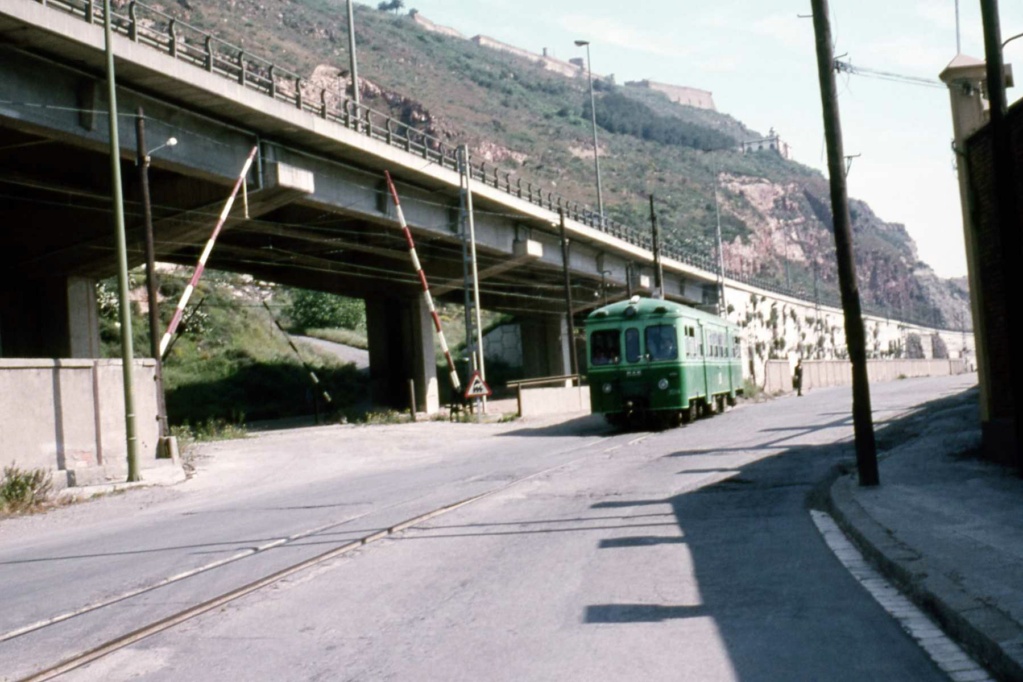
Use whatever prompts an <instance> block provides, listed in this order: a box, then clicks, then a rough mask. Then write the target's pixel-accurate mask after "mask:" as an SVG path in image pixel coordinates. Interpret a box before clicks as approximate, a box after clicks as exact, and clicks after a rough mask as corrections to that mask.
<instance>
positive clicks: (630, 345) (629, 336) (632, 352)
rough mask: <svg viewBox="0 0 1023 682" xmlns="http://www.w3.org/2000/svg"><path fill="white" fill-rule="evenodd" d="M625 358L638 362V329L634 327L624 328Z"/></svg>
mask: <svg viewBox="0 0 1023 682" xmlns="http://www.w3.org/2000/svg"><path fill="white" fill-rule="evenodd" d="M625 359H626V360H628V361H629V362H639V330H638V329H636V328H635V327H632V328H629V329H626V330H625Z"/></svg>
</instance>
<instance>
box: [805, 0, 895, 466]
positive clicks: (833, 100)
mask: <svg viewBox="0 0 1023 682" xmlns="http://www.w3.org/2000/svg"><path fill="white" fill-rule="evenodd" d="M811 6H812V7H813V29H814V34H815V36H816V43H817V72H818V76H819V79H820V89H821V105H822V107H823V110H824V136H825V138H826V142H827V147H828V176H829V178H830V181H831V213H832V218H833V220H834V225H835V252H836V256H837V260H838V279H839V286H840V288H841V291H842V309H843V312H844V313H845V338H846V344H847V346H848V348H849V358H850V360H851V361H852V371H853V428H854V431H855V441H856V468H857V471H858V473H859V481H860V485H861V486H876V485H878V484H879V483H880V477H879V475H878V470H877V444H876V442H875V440H874V423H873V421H872V417H871V410H870V383H869V380H868V378H867V353H866V338H865V332H864V329H863V313H862V311H861V309H860V294H859V289H858V287H857V284H856V263H855V260H854V258H853V246H852V230H851V229H850V225H849V222H850V221H849V198H848V195H847V193H846V178H845V154H844V153H843V151H842V123H841V120H840V118H839V112H838V94H837V90H836V87H835V54H834V50H833V46H832V43H831V21H830V19H829V16H830V15H829V12H828V0H811Z"/></svg>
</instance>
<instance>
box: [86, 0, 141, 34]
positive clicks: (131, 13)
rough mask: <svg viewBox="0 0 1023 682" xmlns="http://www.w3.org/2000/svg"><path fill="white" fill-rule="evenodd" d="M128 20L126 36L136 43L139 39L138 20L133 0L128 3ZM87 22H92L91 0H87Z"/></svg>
mask: <svg viewBox="0 0 1023 682" xmlns="http://www.w3.org/2000/svg"><path fill="white" fill-rule="evenodd" d="M128 22H129V23H128V37H129V38H130V39H131V41H132V42H133V43H137V42H138V41H139V20H138V8H137V7H136V5H135V0H132V1H131V2H130V3H128ZM89 23H90V24H91V23H92V0H89Z"/></svg>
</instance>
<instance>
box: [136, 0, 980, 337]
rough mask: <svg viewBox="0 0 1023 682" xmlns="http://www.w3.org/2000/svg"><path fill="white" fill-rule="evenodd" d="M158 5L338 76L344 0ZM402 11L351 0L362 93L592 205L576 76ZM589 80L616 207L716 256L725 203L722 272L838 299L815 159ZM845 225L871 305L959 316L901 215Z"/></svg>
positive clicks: (640, 227)
mask: <svg viewBox="0 0 1023 682" xmlns="http://www.w3.org/2000/svg"><path fill="white" fill-rule="evenodd" d="M153 4H155V5H156V6H157V7H160V8H162V9H163V10H165V11H166V12H168V13H170V14H172V15H173V16H178V17H180V18H182V19H184V20H185V21H187V22H189V23H190V24H192V25H193V26H196V27H197V28H200V29H202V30H204V31H208V32H211V33H213V34H215V35H217V36H218V37H221V38H223V39H225V40H227V41H229V42H231V43H234V44H236V45H240V46H242V47H244V48H246V49H248V50H251V51H253V52H254V53H257V54H260V55H262V56H264V57H266V58H268V59H271V60H273V61H275V62H276V63H278V64H280V65H281V66H284V67H286V68H288V69H290V70H292V71H295V72H297V73H300V74H306V75H307V76H308V77H309V78H310V79H311V80H314V81H318V82H322V81H323V80H325V79H330V80H335V81H338V82H341V83H343V82H345V79H346V78H347V77H348V72H347V64H348V52H347V50H348V45H347V25H346V18H345V17H346V13H345V6H344V3H343V2H340V1H339V0H291V1H288V2H276V3H267V2H265V0H178V1H177V2H176V3H164V4H162V5H161V4H160V3H153ZM401 9H402V6H401V5H397V6H396V5H395V3H393V2H392V3H383V4H382V5H381V6H380V7H379V8H374V7H368V6H365V5H356V6H355V24H356V42H357V48H358V62H359V75H360V90H361V92H362V96H363V103H364V104H366V105H368V106H370V107H372V108H374V109H376V110H378V111H383V112H387V113H389V114H390V115H392V116H394V117H395V118H398V119H400V120H402V121H403V122H405V123H408V124H409V125H412V126H414V127H416V128H419V129H421V130H423V131H425V132H428V133H430V134H432V135H434V136H436V137H437V138H439V139H441V140H443V141H444V142H445V144H451V145H455V144H467V145H468V147H469V149H470V152H471V154H472V156H473V159H474V160H475V161H481V160H486V161H487V163H488V166H489V167H491V168H495V167H496V168H500V169H501V170H502V171H504V172H509V173H512V174H513V177H521V178H523V179H524V180H528V181H529V182H532V183H533V185H534V186H542V187H543V188H544V189H545V190H550V191H553V192H556V193H558V194H560V195H562V196H566V197H569V198H572V199H575V200H578V201H580V203H587V204H589V205H590V206H591V207H593V206H595V204H596V200H595V190H594V182H593V147H592V129H591V123H590V121H591V119H590V116H591V112H590V109H589V107H590V98H589V90H588V85H587V81H586V79H585V78H571V77H567V76H564V75H561V74H559V73H555V72H552V71H548V70H545V69H544V68H543V66H542V62H541V60H539V59H536V60H531V59H527V58H523V57H521V56H516V55H513V54H509V53H505V52H499V51H496V50H494V49H490V48H487V47H482V46H480V45H477V44H475V43H474V42H472V41H470V40H466V39H463V38H459V37H457V36H452V35H445V34H442V33H439V32H435V31H429V30H426V29H425V28H423V27H422V26H421V25H420V23H419V22H417V21H416V20H415V19H414V17H413V16H410V15H409V14H405V13H403V12H401V11H400V10H401ZM412 13H414V10H412ZM432 18H433V19H435V20H437V21H439V22H440V23H444V22H446V21H451V20H453V19H452V18H449V17H432ZM496 30H498V27H495V31H496ZM808 87H814V86H813V85H809V84H808ZM595 90H596V111H595V114H596V119H597V122H598V126H599V128H600V130H599V136H600V145H599V146H600V151H599V153H600V164H601V173H602V176H603V187H604V203H605V208H606V211H607V213H608V214H609V215H610V216H611V217H613V218H614V219H616V220H619V221H621V222H623V223H625V224H627V225H630V226H631V227H633V228H634V229H635V230H637V231H645V230H646V229H647V226H648V224H649V197H650V195H654V196H655V198H656V207H657V211H658V219H659V222H660V224H661V226H662V228H663V230H664V233H665V238H666V241H667V243H668V244H669V245H670V246H671V247H673V248H676V249H679V250H682V251H685V252H691V253H697V254H704V255H712V254H713V250H714V244H715V238H714V237H715V231H716V225H717V221H718V217H719V216H720V221H721V230H722V236H723V239H724V242H725V245H724V249H723V251H724V260H725V265H726V268H727V270H728V271H729V274H731V275H733V276H740V277H746V278H751V279H755V280H756V281H758V282H762V283H766V284H770V285H774V286H778V287H785V288H787V289H791V290H795V291H801V292H803V293H804V295H806V296H813V295H814V293H813V292H814V291H816V292H817V293H818V295H819V296H820V297H821V299H822V300H824V301H829V302H833V301H835V300H837V271H836V268H835V265H834V246H833V238H832V235H831V230H832V225H831V216H830V208H829V206H830V201H829V199H828V186H827V182H826V180H825V178H824V177H823V176H822V175H821V174H820V173H819V172H817V171H815V170H813V169H810V168H808V167H806V166H803V165H801V164H799V163H797V162H794V161H789V160H786V159H784V158H782V157H781V156H779V155H778V154H777V153H774V152H771V151H762V152H756V153H745V154H744V153H740V152H739V151H737V149H738V147H739V145H740V143H741V142H744V141H750V140H754V139H758V138H761V137H763V136H762V135H761V134H760V133H758V132H756V131H753V130H750V129H748V128H747V127H746V126H744V125H743V124H742V123H741V122H739V121H736V120H735V119H733V118H732V117H730V116H728V115H727V114H722V113H718V112H715V111H710V110H706V109H697V108H693V107H689V106H683V105H679V104H675V103H672V102H671V101H670V100H669V99H668V98H667V97H666V96H665V95H663V94H661V93H658V92H656V91H653V90H650V89H646V88H642V87H638V86H635V85H625V86H622V85H617V84H615V83H614V82H612V79H609V78H598V79H597V80H596V82H595ZM778 124H779V126H783V125H784V122H781V121H780V122H778ZM852 223H853V230H854V239H855V248H856V257H857V266H858V274H859V277H860V291H861V295H862V297H863V300H864V305H865V307H866V308H867V309H868V310H871V311H874V312H878V313H882V314H890V315H892V316H898V317H902V318H903V319H911V320H916V321H921V322H927V323H930V324H937V325H941V326H945V327H949V328H958V327H959V326H962V325H963V324H966V325H968V324H969V320H970V315H969V303H968V293H967V291H966V289H965V287H964V286H963V283H962V282H961V281H958V282H957V281H952V280H942V279H940V278H938V277H936V276H935V275H934V273H933V271H931V269H930V268H929V267H928V266H927V265H926V264H925V263H922V262H920V261H919V258H918V255H917V251H916V246H915V244H914V243H913V241H912V239H911V238H910V237H909V235H908V233H907V232H906V230H905V228H904V227H903V226H902V225H899V224H895V223H887V222H885V221H884V220H882V219H881V218H879V217H878V216H876V215H875V214H874V213H873V211H871V209H870V207H869V206H868V205H867V204H865V203H863V202H861V201H853V202H852Z"/></svg>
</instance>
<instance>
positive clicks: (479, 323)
mask: <svg viewBox="0 0 1023 682" xmlns="http://www.w3.org/2000/svg"><path fill="white" fill-rule="evenodd" d="M463 153H464V154H465V167H466V170H468V169H469V148H468V147H463ZM469 181H470V178H469V173H466V176H465V210H466V214H467V216H468V219H469V252H470V254H469V255H470V257H471V259H472V299H473V300H472V303H473V307H474V308H475V313H476V319H475V322H476V367H477V369H479V373H480V378H481V379H483V381H484V382H486V380H487V368H486V365H485V363H484V362H483V319H482V317H481V313H480V271H479V264H478V262H477V260H476V219H475V217H474V216H473V210H472V187H470V184H469ZM481 400H482V399H481ZM481 404H482V406H483V409H484V410H486V409H487V403H486V400H482V403H481Z"/></svg>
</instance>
